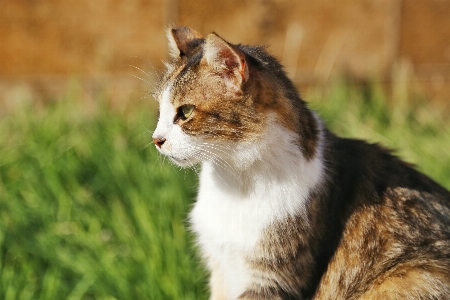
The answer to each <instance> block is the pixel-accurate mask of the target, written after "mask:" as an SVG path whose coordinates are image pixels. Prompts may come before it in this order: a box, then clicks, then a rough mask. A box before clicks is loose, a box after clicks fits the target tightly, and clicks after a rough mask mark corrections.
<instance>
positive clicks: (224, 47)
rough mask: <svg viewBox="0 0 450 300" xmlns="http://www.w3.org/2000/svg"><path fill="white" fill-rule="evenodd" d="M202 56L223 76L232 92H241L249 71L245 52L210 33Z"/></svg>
mask: <svg viewBox="0 0 450 300" xmlns="http://www.w3.org/2000/svg"><path fill="white" fill-rule="evenodd" d="M204 58H205V59H206V62H207V63H208V65H209V66H211V67H212V68H213V69H214V70H215V71H217V72H218V73H219V74H220V75H221V76H222V78H224V80H225V82H226V84H227V86H228V87H229V88H230V89H231V91H232V92H234V93H236V94H238V95H240V94H242V84H243V83H245V82H246V81H247V80H248V77H249V71H248V65H247V61H246V59H245V54H244V53H243V52H242V51H241V50H240V49H239V48H237V47H236V46H233V45H231V44H229V43H228V42H226V41H225V40H224V39H222V38H221V37H219V36H218V35H217V34H215V33H210V34H209V35H208V36H207V37H206V42H205V46H204Z"/></svg>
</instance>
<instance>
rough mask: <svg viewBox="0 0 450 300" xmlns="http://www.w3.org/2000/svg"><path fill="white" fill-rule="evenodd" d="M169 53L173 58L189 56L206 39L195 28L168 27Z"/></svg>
mask: <svg viewBox="0 0 450 300" xmlns="http://www.w3.org/2000/svg"><path fill="white" fill-rule="evenodd" d="M167 39H168V40H169V53H170V56H172V57H173V58H183V57H189V55H191V54H192V52H193V51H194V50H195V48H197V46H198V45H200V44H202V43H203V42H204V41H205V40H204V39H203V38H202V36H201V35H200V34H199V33H198V32H196V31H195V30H193V29H191V28H189V27H177V28H169V29H167Z"/></svg>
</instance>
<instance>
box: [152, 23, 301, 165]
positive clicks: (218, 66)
mask: <svg viewBox="0 0 450 300" xmlns="http://www.w3.org/2000/svg"><path fill="white" fill-rule="evenodd" d="M167 36H168V39H169V48H170V49H169V50H170V54H171V57H172V59H171V61H170V62H169V63H167V64H166V66H167V71H166V72H165V74H164V76H163V77H162V80H161V82H160V83H159V87H158V88H157V90H156V93H155V97H156V98H157V100H158V102H159V120H158V125H157V128H156V130H155V132H154V134H153V141H154V143H155V145H156V147H157V149H158V150H159V151H160V152H161V153H162V154H164V155H167V156H168V157H170V159H171V160H172V161H173V162H174V163H175V164H177V165H179V166H183V167H185V166H192V165H194V164H195V163H197V162H200V161H205V160H213V161H216V162H218V163H222V164H229V163H230V161H234V162H235V163H236V164H237V165H239V164H243V165H245V164H246V163H248V162H249V161H251V160H252V159H257V156H258V154H259V153H258V151H259V152H260V151H263V150H264V147H266V146H267V145H266V144H267V143H268V142H270V140H273V139H279V138H282V137H279V136H270V137H269V138H268V139H267V137H266V138H263V137H264V136H265V135H267V131H268V128H269V127H270V125H271V124H272V123H274V122H275V123H277V124H278V123H279V124H283V126H284V127H285V128H286V129H287V130H290V131H292V132H297V133H298V131H299V122H300V119H301V118H300V117H299V114H298V112H299V107H303V106H304V105H303V104H302V101H301V100H300V98H299V97H298V95H297V92H296V91H295V88H294V87H293V85H292V83H291V82H290V81H289V80H288V79H287V78H286V76H285V75H284V72H283V71H282V69H281V66H280V65H279V64H278V62H277V61H276V60H275V59H274V58H272V57H271V56H269V55H268V54H267V53H266V52H265V51H264V50H263V49H262V48H261V47H250V46H241V45H233V44H230V43H228V42H227V41H225V40H224V39H222V38H221V37H219V36H218V35H217V34H215V33H210V34H209V35H207V36H206V37H205V38H203V37H202V36H201V35H200V34H198V33H197V32H195V31H193V30H192V29H190V28H187V27H180V28H173V29H169V30H168V33H167ZM292 98H295V99H294V100H298V102H299V103H297V104H296V103H293V101H292ZM294 102H295V101H294ZM270 134H276V133H270ZM255 152H257V153H255ZM255 156H256V157H255Z"/></svg>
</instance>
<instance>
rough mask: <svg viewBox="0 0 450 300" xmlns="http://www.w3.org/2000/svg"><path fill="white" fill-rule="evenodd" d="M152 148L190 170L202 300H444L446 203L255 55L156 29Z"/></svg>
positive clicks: (439, 192)
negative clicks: (338, 131) (207, 292)
mask: <svg viewBox="0 0 450 300" xmlns="http://www.w3.org/2000/svg"><path fill="white" fill-rule="evenodd" d="M168 39H169V45H170V52H171V56H172V60H171V61H170V62H169V63H168V64H167V71H166V72H165V74H164V75H163V76H162V79H161V82H160V84H159V88H157V90H156V93H155V97H156V98H157V99H158V101H159V106H160V115H159V121H158V124H157V127H156V130H155V132H154V134H153V141H154V143H155V145H156V147H157V149H158V150H159V151H160V152H161V153H162V154H164V155H167V156H168V157H169V158H170V160H171V161H172V162H174V163H175V164H176V165H178V166H181V167H191V166H194V165H196V164H197V163H201V173H200V186H199V191H198V198H197V202H196V204H195V206H194V208H193V210H192V212H191V214H190V222H191V225H192V230H193V231H194V232H195V233H196V235H197V238H198V244H199V247H200V249H201V252H202V256H203V258H204V260H205V263H206V265H207V267H208V269H209V270H210V272H211V278H210V287H211V299H213V300H218V299H450V193H449V192H448V191H447V190H445V189H444V188H443V187H442V186H440V185H439V184H437V183H436V182H434V181H433V180H431V179H430V178H428V177H427V176H425V175H423V174H421V173H419V172H418V171H416V170H415V169H414V168H413V167H412V166H411V165H409V164H407V163H405V162H403V161H401V160H400V159H398V158H397V157H395V156H393V155H392V154H391V153H390V152H389V151H388V150H386V149H384V148H382V147H380V146H379V145H375V144H368V143H366V142H364V141H360V140H355V139H346V138H340V137H337V136H336V135H334V134H333V133H331V132H330V131H328V130H327V128H325V126H324V124H323V123H322V121H321V120H320V119H319V118H318V116H317V115H316V114H315V113H314V112H313V111H311V110H310V109H308V108H307V105H306V104H305V102H304V101H303V100H302V99H301V98H300V96H299V94H298V92H297V90H296V89H295V87H294V85H293V83H292V82H291V81H290V80H289V79H288V78H287V76H286V74H285V73H284V71H283V68H282V66H281V65H280V64H279V63H278V61H277V60H276V59H275V58H273V57H272V56H270V55H269V54H268V53H267V52H266V51H265V50H264V48H262V47H253V46H244V45H234V44H230V43H228V42H226V41H225V40H224V39H222V38H221V37H219V36H218V35H217V34H215V33H210V34H208V35H207V36H206V37H205V38H204V37H202V36H201V35H200V34H198V33H197V32H195V31H193V30H192V29H190V28H187V27H180V28H173V29H169V30H168Z"/></svg>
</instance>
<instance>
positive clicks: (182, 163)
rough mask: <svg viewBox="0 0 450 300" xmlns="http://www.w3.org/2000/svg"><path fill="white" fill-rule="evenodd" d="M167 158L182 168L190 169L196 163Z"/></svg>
mask: <svg viewBox="0 0 450 300" xmlns="http://www.w3.org/2000/svg"><path fill="white" fill-rule="evenodd" d="M169 158H170V160H171V161H172V162H173V163H174V164H176V165H177V166H180V167H182V168H186V167H192V166H194V165H195V164H196V163H197V160H195V159H190V158H178V157H175V156H172V155H169Z"/></svg>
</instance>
